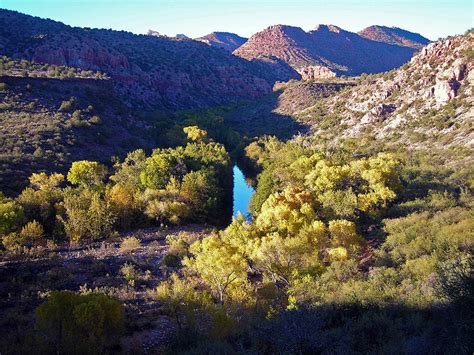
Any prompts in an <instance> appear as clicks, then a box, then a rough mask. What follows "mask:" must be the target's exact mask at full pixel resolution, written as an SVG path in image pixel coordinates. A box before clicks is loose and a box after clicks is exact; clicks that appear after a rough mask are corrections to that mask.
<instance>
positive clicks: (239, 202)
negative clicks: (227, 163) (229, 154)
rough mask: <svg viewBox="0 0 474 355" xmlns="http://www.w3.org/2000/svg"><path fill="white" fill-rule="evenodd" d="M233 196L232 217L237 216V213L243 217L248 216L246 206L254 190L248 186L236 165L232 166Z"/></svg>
mask: <svg viewBox="0 0 474 355" xmlns="http://www.w3.org/2000/svg"><path fill="white" fill-rule="evenodd" d="M233 172H234V196H233V201H234V203H233V209H232V215H233V216H237V213H238V212H240V213H242V214H243V215H244V216H247V217H249V216H248V210H247V209H248V205H249V202H250V198H251V197H252V195H253V193H254V192H255V190H254V189H253V187H252V186H250V184H248V183H247V181H246V180H245V175H244V174H243V173H242V170H240V169H239V167H238V166H237V165H234V169H233Z"/></svg>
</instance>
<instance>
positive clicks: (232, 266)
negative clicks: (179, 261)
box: [183, 235, 248, 303]
mask: <svg viewBox="0 0 474 355" xmlns="http://www.w3.org/2000/svg"><path fill="white" fill-rule="evenodd" d="M190 252H191V254H192V255H193V257H191V258H185V259H184V260H183V264H184V265H185V266H187V267H189V268H190V269H191V270H193V271H194V272H196V273H197V274H199V276H200V277H201V278H202V279H203V281H204V282H205V283H206V284H207V285H208V286H209V287H210V289H211V291H212V293H213V294H214V295H215V296H216V298H217V299H218V300H219V302H220V303H223V302H224V298H225V296H226V295H227V294H228V289H229V288H230V287H235V286H238V285H242V284H244V283H245V282H246V279H247V269H248V264H247V260H246V259H245V258H244V257H243V256H242V255H241V253H239V251H238V249H237V248H236V247H233V246H231V245H229V244H227V243H225V242H224V241H222V239H221V238H220V237H219V236H217V235H211V236H208V237H206V238H204V239H202V240H201V241H197V242H195V243H193V244H192V245H191V248H190Z"/></svg>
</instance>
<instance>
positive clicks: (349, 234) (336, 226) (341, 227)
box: [329, 219, 364, 250]
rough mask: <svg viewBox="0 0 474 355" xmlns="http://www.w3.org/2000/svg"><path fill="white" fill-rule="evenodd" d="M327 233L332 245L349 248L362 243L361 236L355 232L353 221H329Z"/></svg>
mask: <svg viewBox="0 0 474 355" xmlns="http://www.w3.org/2000/svg"><path fill="white" fill-rule="evenodd" d="M329 234H330V235H331V244H332V245H333V246H334V247H344V248H346V250H351V249H354V248H355V247H358V246H361V245H362V244H363V243H364V240H363V239H362V237H360V236H359V235H358V234H357V230H356V225H355V223H354V222H350V221H346V220H344V219H338V220H333V221H329Z"/></svg>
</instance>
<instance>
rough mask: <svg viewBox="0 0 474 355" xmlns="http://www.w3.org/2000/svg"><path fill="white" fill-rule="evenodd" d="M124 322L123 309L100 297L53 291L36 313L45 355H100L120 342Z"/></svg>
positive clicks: (98, 295)
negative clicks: (84, 354) (98, 354)
mask: <svg viewBox="0 0 474 355" xmlns="http://www.w3.org/2000/svg"><path fill="white" fill-rule="evenodd" d="M123 321H124V307H123V305H122V304H121V303H120V302H119V301H118V300H116V299H114V298H111V297H109V296H106V295H104V294H101V293H90V294H87V295H80V294H77V293H74V292H71V291H55V292H52V293H51V295H50V296H49V298H48V300H47V301H46V302H45V303H43V304H42V305H40V306H39V307H38V308H37V309H36V326H37V329H38V330H39V332H40V334H41V335H40V339H41V342H42V343H43V344H42V345H43V346H45V348H46V349H45V353H58V354H59V353H62V354H67V353H73V354H74V353H75V354H82V353H88V354H91V353H92V354H94V353H102V352H103V351H104V350H105V349H106V348H109V347H111V346H113V345H115V344H116V343H117V341H118V340H119V336H120V335H121V334H122V332H123V329H124V323H123Z"/></svg>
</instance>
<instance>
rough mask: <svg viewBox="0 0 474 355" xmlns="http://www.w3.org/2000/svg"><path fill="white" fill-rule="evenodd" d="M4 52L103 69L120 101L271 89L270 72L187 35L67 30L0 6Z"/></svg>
mask: <svg viewBox="0 0 474 355" xmlns="http://www.w3.org/2000/svg"><path fill="white" fill-rule="evenodd" d="M0 48H2V51H3V53H4V54H6V55H8V56H10V57H14V58H17V59H20V58H24V59H28V60H34V61H37V62H43V63H48V64H56V65H67V66H72V67H78V68H82V69H86V70H100V71H101V72H104V73H106V74H107V75H109V76H110V77H111V78H112V80H113V82H114V84H115V88H116V90H117V92H118V93H120V94H121V95H123V97H124V98H125V99H126V100H133V101H136V102H140V103H141V104H142V105H144V106H146V107H152V108H161V109H173V110H175V109H180V108H192V107H206V106H211V105H219V104H223V103H226V102H229V101H231V100H236V99H242V98H247V99H248V98H254V97H257V96H260V95H263V94H265V93H268V92H270V91H271V87H272V83H273V82H272V80H274V78H273V77H272V74H271V73H263V74H262V72H261V70H260V68H259V67H258V66H256V65H254V64H253V63H249V62H248V61H245V60H242V59H240V58H237V57H235V56H232V55H231V54H228V53H226V52H225V51H222V50H218V49H216V48H212V47H209V46H206V45H205V44H203V43H199V42H197V41H193V40H186V39H170V38H166V37H156V36H145V35H134V34H132V33H127V32H123V31H112V30H97V29H87V28H73V27H69V26H66V25H64V24H62V23H59V22H55V21H51V20H43V19H39V18H36V17H31V16H27V15H22V14H20V13H17V12H13V11H8V10H0Z"/></svg>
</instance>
